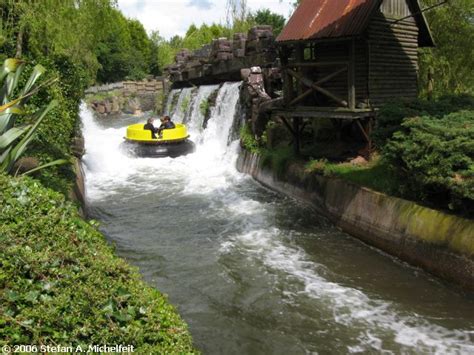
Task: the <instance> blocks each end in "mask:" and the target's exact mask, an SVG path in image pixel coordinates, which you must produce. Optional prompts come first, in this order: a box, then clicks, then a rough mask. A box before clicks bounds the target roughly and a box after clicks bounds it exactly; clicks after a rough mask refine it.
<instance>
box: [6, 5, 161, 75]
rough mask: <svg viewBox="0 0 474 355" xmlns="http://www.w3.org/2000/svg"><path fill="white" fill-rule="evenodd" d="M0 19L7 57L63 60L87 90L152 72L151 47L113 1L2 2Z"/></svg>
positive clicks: (140, 27) (140, 25)
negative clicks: (81, 78)
mask: <svg viewBox="0 0 474 355" xmlns="http://www.w3.org/2000/svg"><path fill="white" fill-rule="evenodd" d="M0 15H1V22H0V27H1V31H0V33H1V34H2V35H3V38H4V39H6V40H3V41H2V40H1V39H0V45H2V42H3V46H2V47H3V48H2V52H4V53H5V54H6V55H7V56H14V55H17V56H18V55H22V56H27V57H30V58H31V57H32V58H35V59H40V58H51V57H53V56H62V57H66V58H68V59H69V61H70V62H71V63H72V64H73V65H74V66H77V67H81V68H82V69H81V70H82V71H83V72H84V74H85V75H86V78H87V81H88V83H89V84H91V83H93V82H95V81H96V78H98V80H99V81H102V82H111V81H117V80H123V79H125V78H132V79H141V78H143V77H144V76H145V75H146V74H148V73H149V72H150V71H151V69H150V67H151V61H152V60H151V59H152V58H151V52H152V50H153V43H152V41H151V40H150V39H149V38H148V36H147V34H146V32H145V29H144V28H143V25H142V24H141V23H140V22H138V21H137V20H130V19H127V18H125V17H124V16H123V14H122V13H121V12H120V11H119V10H117V9H116V3H115V1H113V0H82V1H74V0H62V1H45V2H43V1H27V0H20V1H11V0H0ZM0 59H3V58H0Z"/></svg>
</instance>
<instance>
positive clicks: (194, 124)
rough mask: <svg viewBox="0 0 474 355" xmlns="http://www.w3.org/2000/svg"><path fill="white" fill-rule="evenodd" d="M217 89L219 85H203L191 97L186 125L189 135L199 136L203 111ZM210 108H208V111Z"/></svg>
mask: <svg viewBox="0 0 474 355" xmlns="http://www.w3.org/2000/svg"><path fill="white" fill-rule="evenodd" d="M218 89H219V85H203V86H200V87H199V89H198V92H197V94H196V95H195V96H194V97H193V100H192V102H191V106H190V110H189V113H188V114H187V117H188V118H187V120H186V123H187V125H188V131H189V132H190V133H191V135H192V136H193V137H194V136H199V135H200V134H201V132H202V130H203V123H204V118H205V117H204V110H205V109H206V107H207V106H208V105H209V102H208V99H209V97H210V96H211V95H212V94H213V93H214V92H216V91H217V90H218ZM210 108H211V107H209V109H210Z"/></svg>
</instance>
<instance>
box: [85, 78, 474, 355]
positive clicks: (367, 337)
mask: <svg viewBox="0 0 474 355" xmlns="http://www.w3.org/2000/svg"><path fill="white" fill-rule="evenodd" d="M239 85H240V84H239V83H227V84H225V85H224V86H222V87H221V88H220V89H219V93H218V96H217V101H216V106H215V107H214V108H212V112H211V119H210V120H209V122H208V125H207V128H206V129H202V122H203V120H204V117H203V112H201V111H203V110H202V109H200V106H201V108H202V105H201V102H202V101H203V100H206V99H207V97H209V95H211V93H212V92H213V91H215V90H217V89H218V87H217V86H214V87H212V86H203V87H200V88H199V89H194V90H191V89H186V90H182V91H174V92H173V94H174V95H176V97H177V98H178V97H179V100H178V104H175V105H174V107H173V103H172V100H171V99H170V100H169V102H168V105H167V110H168V113H169V114H171V115H173V117H174V119H175V120H177V121H179V119H180V117H185V118H186V120H187V124H188V125H189V127H190V129H191V134H192V139H193V141H195V142H196V143H197V152H196V153H195V154H192V155H189V156H187V157H180V158H177V159H167V158H165V159H136V158H133V157H129V156H127V154H126V153H125V152H123V151H122V150H121V149H120V143H121V142H122V141H123V138H122V137H123V135H124V133H125V129H124V128H125V127H126V126H127V125H129V124H131V123H135V122H137V120H138V121H141V122H143V121H144V120H145V118H144V117H141V118H136V117H130V116H123V117H120V118H119V119H101V120H98V119H95V118H94V117H93V115H92V114H91V113H90V112H89V111H88V110H87V109H86V108H84V107H83V109H82V122H83V133H84V136H85V139H86V149H87V154H86V155H85V156H84V169H85V172H86V188H87V202H88V207H89V212H90V213H91V215H92V217H94V218H95V219H97V220H99V221H100V222H101V230H102V231H103V233H104V234H105V235H106V237H107V238H108V240H109V241H110V242H111V243H112V244H114V245H116V248H117V252H118V254H119V255H120V256H122V257H124V258H126V259H127V260H128V261H129V262H130V263H132V264H134V265H136V266H138V267H139V269H140V272H141V273H142V274H143V276H144V278H145V280H146V281H147V282H148V283H149V284H150V285H152V286H155V287H157V288H158V289H159V290H161V291H162V292H164V293H166V294H168V295H169V299H170V301H171V302H172V303H173V304H174V305H176V307H177V308H178V310H179V312H180V314H181V315H182V317H183V318H184V319H185V320H186V322H187V323H188V324H189V327H190V330H191V333H192V335H193V337H194V341H195V344H196V346H197V347H198V348H199V349H200V350H202V351H203V352H204V353H206V354H307V353H321V354H329V353H331V354H344V353H367V352H369V353H380V352H383V353H387V354H390V353H394V354H399V353H403V354H411V353H417V354H419V353H426V354H433V353H437V354H469V353H470V354H473V353H474V301H473V300H472V299H469V298H467V297H466V296H463V295H461V294H459V293H456V292H454V291H452V290H451V289H450V288H449V287H447V286H445V285H444V284H442V283H440V282H438V281H436V280H434V279H432V278H431V277H430V276H429V275H427V274H426V273H424V272H422V271H420V270H418V269H415V268H412V267H409V266H407V265H405V264H403V263H401V262H398V261H396V260H395V259H393V258H390V257H389V256H387V255H385V254H383V253H381V252H379V251H377V250H375V249H373V248H370V247H368V246H366V245H364V244H362V243H360V242H359V241H357V240H356V239H354V238H351V237H350V236H348V235H346V234H345V233H342V232H341V231H339V230H338V229H337V228H335V227H334V226H332V225H331V224H330V223H328V222H327V221H326V220H325V219H324V218H323V217H321V216H318V215H317V214H316V213H315V212H314V211H313V210H312V209H311V208H310V207H308V206H304V205H302V204H301V203H299V202H297V201H294V200H292V199H289V198H286V197H284V196H282V195H280V194H277V193H274V192H272V191H269V190H268V189H265V188H264V187H262V186H260V185H259V184H257V183H256V182H254V181H253V180H252V179H251V178H249V177H247V176H245V175H242V174H240V173H238V172H237V171H236V169H235V161H236V158H237V154H238V149H239V145H238V142H237V141H236V140H235V136H236V135H235V126H236V123H238V121H239V119H240V117H239V110H238V108H239V104H238V91H239ZM175 101H176V100H175Z"/></svg>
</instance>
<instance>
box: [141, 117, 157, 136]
mask: <svg viewBox="0 0 474 355" xmlns="http://www.w3.org/2000/svg"><path fill="white" fill-rule="evenodd" d="M154 121H155V119H154V118H152V117H150V118H149V119H148V120H147V121H146V124H145V126H144V127H143V129H144V130H149V131H151V138H152V139H157V138H158V137H157V136H156V134H157V133H160V129H159V128H156V127H155V126H154V125H153V122H154Z"/></svg>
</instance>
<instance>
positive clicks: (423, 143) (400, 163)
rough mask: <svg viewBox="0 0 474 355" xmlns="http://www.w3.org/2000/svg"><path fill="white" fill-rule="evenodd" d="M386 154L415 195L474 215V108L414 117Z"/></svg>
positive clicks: (406, 186) (406, 187) (390, 145)
mask: <svg viewBox="0 0 474 355" xmlns="http://www.w3.org/2000/svg"><path fill="white" fill-rule="evenodd" d="M384 156H385V158H386V159H387V160H388V161H389V163H390V164H391V165H392V166H393V167H395V168H396V171H397V172H398V174H399V175H400V177H401V181H402V184H403V185H402V188H403V189H405V191H404V192H405V193H406V194H408V195H409V196H410V197H412V198H415V199H419V200H422V201H425V202H428V203H432V204H435V205H436V206H441V207H444V208H449V209H451V210H453V211H458V212H460V213H464V214H467V215H470V216H473V215H474V111H460V112H456V113H452V114H449V115H446V116H444V117H442V118H438V117H436V116H423V117H416V118H412V119H408V120H406V121H405V122H404V123H403V124H402V129H401V130H400V131H399V132H396V133H395V134H394V135H393V138H392V140H391V141H389V143H388V144H387V145H386V146H385V148H384Z"/></svg>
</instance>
